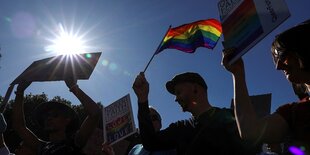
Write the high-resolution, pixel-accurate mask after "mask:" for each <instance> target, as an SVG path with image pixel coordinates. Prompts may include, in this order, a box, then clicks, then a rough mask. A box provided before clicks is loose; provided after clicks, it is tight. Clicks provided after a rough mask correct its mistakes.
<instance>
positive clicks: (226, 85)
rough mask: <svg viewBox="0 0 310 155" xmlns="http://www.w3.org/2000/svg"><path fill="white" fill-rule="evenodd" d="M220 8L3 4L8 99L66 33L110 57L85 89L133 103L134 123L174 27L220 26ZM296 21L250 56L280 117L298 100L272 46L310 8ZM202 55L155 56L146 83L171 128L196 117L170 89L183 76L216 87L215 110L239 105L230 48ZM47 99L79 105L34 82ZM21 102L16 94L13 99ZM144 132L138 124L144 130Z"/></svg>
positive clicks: (259, 90)
mask: <svg viewBox="0 0 310 155" xmlns="http://www.w3.org/2000/svg"><path fill="white" fill-rule="evenodd" d="M217 2H218V1H213V0H209V1H206V0H113V1H112V0H2V1H1V5H0V45H1V51H0V52H1V54H2V58H1V60H0V66H1V68H0V88H1V89H0V95H2V96H4V95H5V92H6V90H7V88H8V86H9V84H10V83H11V82H12V81H13V80H14V79H15V78H16V77H17V76H18V75H19V74H20V73H22V72H23V71H24V69H26V68H27V67H28V66H29V65H30V64H31V63H32V62H33V61H36V60H39V59H43V58H47V57H51V56H55V55H57V53H55V52H51V51H48V50H47V48H46V47H47V46H48V45H51V43H52V42H51V40H53V39H55V35H57V33H58V32H59V28H60V26H62V27H63V29H64V30H66V31H69V32H72V33H73V34H76V35H79V36H81V37H82V39H83V40H84V41H85V45H86V46H87V51H88V52H102V55H101V57H100V60H99V62H98V64H97V66H96V68H95V70H94V72H93V74H92V75H91V77H90V79H89V80H82V81H79V82H78V84H79V85H80V87H81V88H82V89H83V90H84V91H85V92H86V93H87V94H89V96H91V97H92V98H93V99H94V100H95V101H96V102H101V103H103V104H104V105H105V106H107V105H109V104H110V103H112V102H114V101H115V100H117V99H119V98H121V97H122V96H124V95H126V94H128V93H129V94H130V95H131V101H132V105H133V111H134V115H135V116H136V113H137V103H136V102H137V99H136V96H135V94H134V92H133V90H132V88H131V86H132V83H133V81H134V78H135V76H136V75H137V74H138V73H139V72H140V71H143V69H144V68H145V66H146V64H147V62H148V61H149V59H150V58H151V56H152V54H153V52H154V51H155V49H156V48H157V46H158V44H159V42H160V41H161V39H162V37H163V35H164V33H165V32H166V30H167V28H168V27H169V25H172V26H173V27H174V26H179V25H181V24H185V23H189V22H193V21H196V20H201V19H208V18H216V19H219V13H218V10H217ZM286 3H287V5H288V7H289V10H290V13H291V16H290V17H289V18H288V19H287V20H286V21H285V22H284V23H283V24H281V25H280V26H279V27H278V28H277V29H275V30H274V31H273V32H271V33H270V34H269V35H268V36H267V37H265V38H264V39H263V40H262V41H261V42H259V43H258V44H257V45H256V46H255V47H254V48H252V49H251V50H250V51H249V52H248V53H247V54H246V55H244V56H243V58H244V61H245V65H246V73H247V82H248V88H249V92H250V94H251V95H258V94H264V93H272V109H271V111H272V112H273V111H274V110H275V109H276V107H278V106H280V105H282V104H284V103H288V102H292V101H295V100H297V97H296V96H295V95H294V92H293V90H292V88H291V85H290V83H289V82H288V81H287V80H286V79H285V77H284V75H283V73H282V72H281V71H277V70H275V69H274V68H275V67H274V64H273V62H272V58H271V54H270V44H271V42H272V40H273V38H274V36H275V35H276V34H278V33H279V32H281V31H283V30H285V29H287V28H289V27H291V26H293V25H296V24H298V23H300V22H302V21H304V20H306V19H309V17H310V9H309V6H310V1H309V0H299V1H292V0H286ZM222 41H223V37H222V38H221V39H220V40H219V43H218V44H217V46H216V47H215V48H214V49H213V50H210V49H207V48H198V49H197V50H196V52H195V53H194V54H187V53H183V52H181V51H177V50H172V49H169V50H165V51H163V52H162V53H160V54H158V55H156V56H155V58H154V60H153V61H152V62H151V64H150V66H149V68H148V70H147V71H146V77H147V79H148V81H149V83H150V95H149V101H150V104H151V105H152V106H154V107H156V108H157V109H158V110H159V112H160V114H161V115H162V118H163V125H164V127H166V126H167V125H168V124H169V123H171V122H174V121H176V120H179V119H184V118H188V117H190V114H189V113H183V112H182V111H181V108H180V107H179V106H178V104H177V103H176V102H174V96H172V95H171V94H169V93H168V92H167V91H166V89H165V83H166V81H168V80H170V79H171V78H172V77H173V76H174V75H175V74H178V73H181V72H186V71H192V72H198V73H200V74H201V75H202V76H203V77H204V78H205V80H206V82H207V84H208V87H209V88H208V94H209V100H210V102H211V104H212V105H213V106H217V107H229V106H230V100H231V98H232V97H233V86H232V79H231V75H230V73H228V72H227V71H226V70H225V69H224V68H223V67H222V66H221V64H220V63H221V57H222V53H221V51H222V49H223V46H222V44H221V42H222ZM42 92H45V93H46V94H47V95H48V97H49V98H52V97H54V96H56V95H59V96H61V97H64V98H66V99H68V100H71V101H72V102H73V103H74V104H79V102H78V100H77V99H76V98H75V97H74V96H73V95H72V94H71V93H70V92H69V91H68V89H67V87H66V86H65V84H64V82H62V81H57V82H34V83H33V84H32V85H31V86H30V87H29V88H28V89H27V90H26V93H33V94H39V93H42ZM13 97H14V94H12V96H11V98H13ZM136 124H137V122H136Z"/></svg>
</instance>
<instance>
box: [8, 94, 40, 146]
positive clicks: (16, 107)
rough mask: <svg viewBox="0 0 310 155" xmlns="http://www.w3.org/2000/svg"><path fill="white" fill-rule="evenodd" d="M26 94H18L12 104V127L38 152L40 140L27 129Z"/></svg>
mask: <svg viewBox="0 0 310 155" xmlns="http://www.w3.org/2000/svg"><path fill="white" fill-rule="evenodd" d="M23 97H24V92H16V97H15V102H14V103H13V104H12V125H13V129H14V130H15V131H16V132H17V133H18V135H19V136H20V137H21V138H22V140H23V141H24V142H25V143H26V144H27V145H28V146H29V147H30V148H31V149H33V150H36V148H37V146H38V144H39V139H38V138H37V137H36V136H35V135H34V134H33V133H32V132H31V131H30V130H29V129H28V128H27V127H26V121H25V116H24V110H23V107H24V103H23Z"/></svg>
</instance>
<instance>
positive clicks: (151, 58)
mask: <svg viewBox="0 0 310 155" xmlns="http://www.w3.org/2000/svg"><path fill="white" fill-rule="evenodd" d="M170 29H171V25H170V26H169V28H168V30H167V32H166V34H165V35H164V37H163V39H162V40H161V42H160V43H159V45H158V47H157V49H156V51H155V52H154V54H153V55H152V57H151V59H150V61H149V62H148V63H147V65H146V67H145V68H144V71H143V73H144V72H145V71H146V69H147V68H148V67H149V65H150V63H151V61H152V60H153V58H154V56H155V55H156V54H157V53H158V50H159V49H160V47H161V45H162V43H163V41H164V39H165V37H166V35H167V34H168V32H169V30H170Z"/></svg>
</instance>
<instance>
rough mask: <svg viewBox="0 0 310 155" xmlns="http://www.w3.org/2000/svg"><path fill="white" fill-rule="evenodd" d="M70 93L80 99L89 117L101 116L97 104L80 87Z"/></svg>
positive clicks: (75, 87) (76, 86)
mask: <svg viewBox="0 0 310 155" xmlns="http://www.w3.org/2000/svg"><path fill="white" fill-rule="evenodd" d="M70 91H71V92H72V93H73V94H74V95H75V96H76V97H77V98H78V99H79V101H80V102H81V104H82V105H83V107H84V109H85V111H86V113H87V115H89V116H98V115H100V108H99V106H98V105H97V104H96V102H95V101H94V100H93V99H91V98H90V97H89V96H88V95H87V94H86V93H85V92H84V91H83V90H81V89H80V88H79V87H78V85H75V86H73V87H72V88H71V89H70Z"/></svg>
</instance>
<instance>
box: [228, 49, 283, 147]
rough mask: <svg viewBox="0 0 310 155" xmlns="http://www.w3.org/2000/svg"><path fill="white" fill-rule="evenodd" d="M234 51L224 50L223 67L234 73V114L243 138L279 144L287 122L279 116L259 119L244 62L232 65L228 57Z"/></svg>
mask: <svg viewBox="0 0 310 155" xmlns="http://www.w3.org/2000/svg"><path fill="white" fill-rule="evenodd" d="M232 52H233V49H229V50H224V52H223V61H222V65H223V66H224V67H225V68H226V69H227V70H228V71H229V72H231V73H232V78H233V83H234V113H235V117H236V121H237V125H238V130H239V134H240V136H241V138H243V139H246V140H251V141H254V142H257V141H263V142H278V141H280V140H282V139H283V137H284V135H285V133H286V132H287V130H288V125H287V123H286V122H285V120H284V119H283V118H282V117H281V116H280V115H278V114H272V115H269V116H266V117H264V118H262V119H259V118H258V117H257V115H256V112H255V109H254V107H253V105H252V103H251V99H250V96H249V93H248V88H247V84H246V78H245V70H244V64H243V60H242V59H241V58H240V59H239V60H237V61H236V62H235V63H233V64H232V65H229V64H228V57H229V55H230V54H231V53H232Z"/></svg>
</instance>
